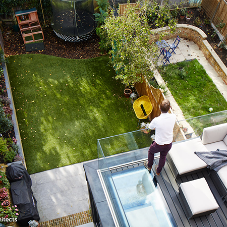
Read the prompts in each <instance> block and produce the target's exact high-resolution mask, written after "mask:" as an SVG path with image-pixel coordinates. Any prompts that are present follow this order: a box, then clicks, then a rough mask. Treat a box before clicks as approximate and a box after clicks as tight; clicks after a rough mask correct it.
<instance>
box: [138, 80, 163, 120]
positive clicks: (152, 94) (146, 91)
mask: <svg viewBox="0 0 227 227" xmlns="http://www.w3.org/2000/svg"><path fill="white" fill-rule="evenodd" d="M135 88H136V91H137V93H138V94H139V96H142V95H147V96H148V97H149V99H150V101H151V104H152V106H153V110H152V112H151V114H150V115H149V120H152V119H153V118H155V117H157V116H159V115H160V114H161V111H160V108H159V106H160V104H161V102H162V101H163V100H164V97H163V95H162V92H161V91H160V90H159V89H156V88H154V87H153V86H151V85H149V84H148V82H146V81H144V82H143V83H136V84H135Z"/></svg>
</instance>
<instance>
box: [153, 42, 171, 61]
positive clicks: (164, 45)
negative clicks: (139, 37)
mask: <svg viewBox="0 0 227 227" xmlns="http://www.w3.org/2000/svg"><path fill="white" fill-rule="evenodd" d="M156 45H157V46H158V48H159V49H160V54H159V56H158V58H159V57H160V56H161V55H162V54H163V48H166V47H169V44H168V43H167V42H166V41H165V40H161V41H157V42H156Z"/></svg>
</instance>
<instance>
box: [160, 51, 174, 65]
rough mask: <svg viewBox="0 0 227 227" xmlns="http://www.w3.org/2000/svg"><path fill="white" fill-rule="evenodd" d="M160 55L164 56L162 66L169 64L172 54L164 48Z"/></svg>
mask: <svg viewBox="0 0 227 227" xmlns="http://www.w3.org/2000/svg"><path fill="white" fill-rule="evenodd" d="M162 54H163V56H164V58H163V65H165V64H166V63H167V62H168V63H170V61H169V59H170V58H171V56H172V54H171V53H170V52H169V51H168V50H166V49H165V48H163V49H162Z"/></svg>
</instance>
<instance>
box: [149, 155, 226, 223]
mask: <svg viewBox="0 0 227 227" xmlns="http://www.w3.org/2000/svg"><path fill="white" fill-rule="evenodd" d="M155 162H156V163H158V160H157V159H156V160H155ZM153 166H154V165H153ZM202 177H204V178H205V179H206V181H207V183H208V185H209V187H210V190H211V191H212V193H213V195H214V197H215V199H216V201H217V203H218V205H219V208H218V209H217V211H215V212H214V213H212V214H210V215H205V216H201V217H197V218H193V219H189V220H188V218H187V214H186V209H185V207H184V205H183V201H182V199H181V198H180V196H179V185H180V183H182V182H187V181H191V180H195V179H198V178H202ZM156 180H157V182H158V184H159V186H160V189H161V191H162V193H163V196H164V197H165V200H166V203H167V205H168V207H169V210H170V211H171V213H172V216H173V218H174V220H175V222H176V224H177V226H179V227H181V226H182V227H184V226H185V227H189V226H192V227H194V226H196V227H204V226H205V227H207V226H210V227H221V226H223V227H224V226H227V207H226V206H225V204H224V202H223V200H222V198H221V197H220V195H219V194H218V191H217V189H216V188H215V185H214V184H213V182H212V180H211V178H210V176H209V170H207V169H204V170H201V171H200V172H198V173H194V174H191V175H187V176H183V177H178V178H177V179H175V175H174V173H173V171H172V169H171V167H170V164H169V162H168V160H167V161H166V164H165V167H164V168H163V169H162V172H161V174H160V176H156Z"/></svg>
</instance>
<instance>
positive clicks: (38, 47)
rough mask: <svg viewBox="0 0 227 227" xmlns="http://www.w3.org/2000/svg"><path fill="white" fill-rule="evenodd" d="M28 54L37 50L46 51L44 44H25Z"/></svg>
mask: <svg viewBox="0 0 227 227" xmlns="http://www.w3.org/2000/svg"><path fill="white" fill-rule="evenodd" d="M25 49H26V52H30V51H35V50H44V49H45V48H44V43H43V42H40V43H27V44H25Z"/></svg>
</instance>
